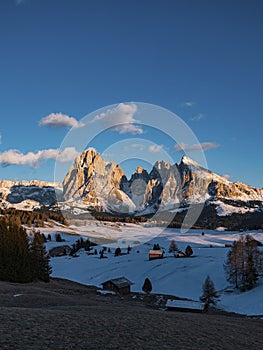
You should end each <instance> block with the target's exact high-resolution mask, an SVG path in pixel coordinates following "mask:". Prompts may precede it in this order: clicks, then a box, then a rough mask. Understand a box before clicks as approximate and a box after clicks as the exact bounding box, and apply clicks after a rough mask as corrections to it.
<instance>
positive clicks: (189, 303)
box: [166, 299, 204, 310]
mask: <svg viewBox="0 0 263 350" xmlns="http://www.w3.org/2000/svg"><path fill="white" fill-rule="evenodd" d="M166 307H168V308H174V309H191V310H203V309H204V304H203V303H200V302H199V301H193V300H171V299H168V300H167V302H166Z"/></svg>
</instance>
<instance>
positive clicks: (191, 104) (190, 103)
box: [183, 101, 195, 107]
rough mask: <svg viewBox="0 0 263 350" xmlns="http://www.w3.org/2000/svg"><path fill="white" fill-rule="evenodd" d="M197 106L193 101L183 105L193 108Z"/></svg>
mask: <svg viewBox="0 0 263 350" xmlns="http://www.w3.org/2000/svg"><path fill="white" fill-rule="evenodd" d="M194 104H195V102H193V101H186V102H184V103H183V106H185V107H193V105H194Z"/></svg>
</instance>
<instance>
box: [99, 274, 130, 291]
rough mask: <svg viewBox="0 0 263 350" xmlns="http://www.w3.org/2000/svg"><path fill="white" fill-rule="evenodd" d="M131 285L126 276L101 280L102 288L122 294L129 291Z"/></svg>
mask: <svg viewBox="0 0 263 350" xmlns="http://www.w3.org/2000/svg"><path fill="white" fill-rule="evenodd" d="M131 285H132V283H131V281H129V280H128V279H127V278H126V277H119V278H114V279H110V280H108V281H105V282H103V283H102V288H103V289H104V290H110V291H113V292H115V293H118V294H121V295H124V294H129V293H130V292H131Z"/></svg>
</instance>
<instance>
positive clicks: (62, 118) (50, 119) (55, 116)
mask: <svg viewBox="0 0 263 350" xmlns="http://www.w3.org/2000/svg"><path fill="white" fill-rule="evenodd" d="M39 126H49V127H56V128H65V127H66V128H83V127H84V126H85V124H84V123H82V122H79V121H78V120H77V119H76V118H74V117H70V116H68V115H66V114H63V113H51V114H49V115H48V116H46V117H44V118H42V119H41V120H40V122H39Z"/></svg>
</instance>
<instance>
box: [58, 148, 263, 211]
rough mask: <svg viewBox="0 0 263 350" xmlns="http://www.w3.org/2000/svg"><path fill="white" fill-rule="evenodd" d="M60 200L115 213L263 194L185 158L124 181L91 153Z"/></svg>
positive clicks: (141, 171)
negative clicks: (177, 162)
mask: <svg viewBox="0 0 263 350" xmlns="http://www.w3.org/2000/svg"><path fill="white" fill-rule="evenodd" d="M63 194H64V199H65V200H74V201H78V200H80V201H82V202H83V203H86V204H87V207H88V208H90V209H94V210H101V211H111V212H119V213H134V212H143V211H144V210H145V209H146V208H148V209H149V208H150V209H151V211H152V212H155V211H156V210H157V209H162V210H165V209H172V208H174V207H178V206H187V205H190V204H193V203H204V202H206V203H207V202H209V201H210V202H214V201H216V200H224V199H228V200H233V201H263V189H256V188H253V187H251V186H248V185H245V184H242V183H232V182H230V181H228V180H227V179H225V178H224V177H222V176H219V175H216V174H214V173H212V172H211V171H209V170H207V169H205V168H203V167H202V166H200V165H199V164H198V163H196V162H195V161H193V160H191V159H190V158H188V157H183V158H182V160H181V162H180V164H174V165H171V164H169V163H167V162H165V161H157V162H156V163H155V165H154V166H153V169H152V170H151V171H150V173H148V172H147V171H146V170H145V169H143V168H142V167H140V166H139V167H138V168H137V169H136V171H135V172H134V174H132V176H131V178H130V180H128V179H127V177H126V175H125V173H124V171H123V170H122V168H121V167H120V166H119V165H118V164H116V163H114V162H107V161H105V160H104V159H102V158H101V156H100V154H99V153H96V151H95V150H94V149H88V150H85V151H84V152H83V153H82V154H81V155H80V156H79V157H77V159H76V161H75V163H74V165H73V166H72V167H71V168H70V169H69V172H68V174H67V175H66V177H65V179H64V182H63Z"/></svg>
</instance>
